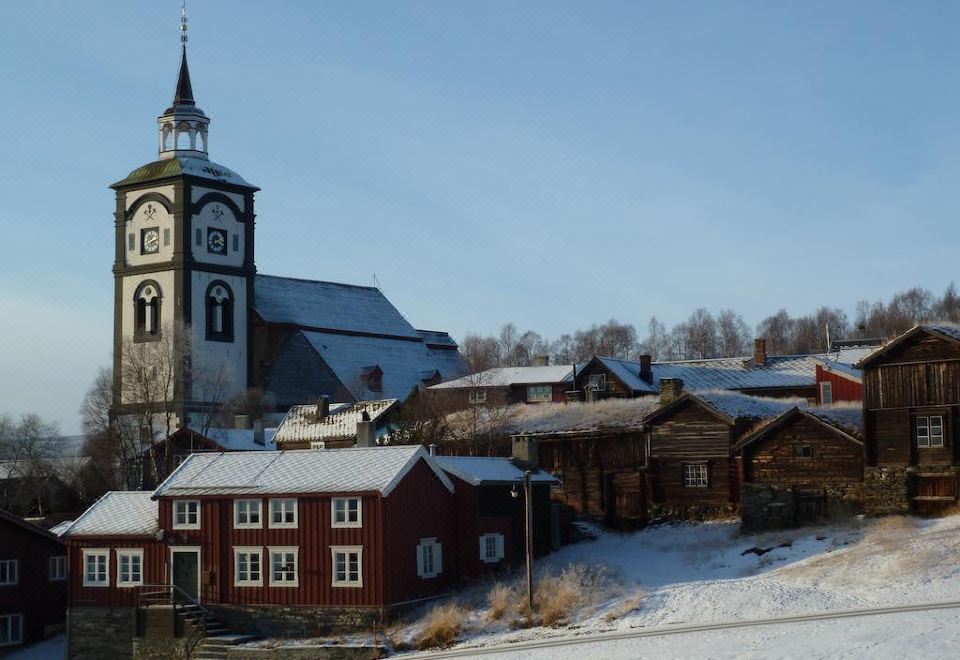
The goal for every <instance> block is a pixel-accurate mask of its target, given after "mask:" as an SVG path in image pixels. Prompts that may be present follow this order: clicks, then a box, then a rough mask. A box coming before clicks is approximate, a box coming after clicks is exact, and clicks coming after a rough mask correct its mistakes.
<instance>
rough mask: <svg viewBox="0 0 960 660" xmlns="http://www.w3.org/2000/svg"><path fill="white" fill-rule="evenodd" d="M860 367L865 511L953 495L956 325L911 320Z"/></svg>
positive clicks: (959, 442)
mask: <svg viewBox="0 0 960 660" xmlns="http://www.w3.org/2000/svg"><path fill="white" fill-rule="evenodd" d="M856 366H857V367H858V368H860V369H862V370H863V394H864V403H863V405H864V434H865V438H866V446H867V468H866V472H865V488H866V509H867V512H868V513H891V512H906V511H915V512H918V513H934V512H936V511H939V510H942V509H944V508H948V507H951V506H953V505H954V504H955V503H956V502H957V494H958V489H957V479H958V477H957V475H958V472H960V428H958V419H960V417H958V415H960V326H957V325H952V324H946V323H944V324H927V325H918V326H916V327H914V328H912V329H910V330H908V331H907V332H905V333H904V334H902V335H900V336H899V337H897V338H896V339H894V340H893V341H892V342H890V343H888V344H887V345H886V346H883V347H882V348H879V349H877V350H876V351H874V352H873V353H871V354H870V355H869V356H868V357H866V358H864V359H863V360H862V361H860V363H859V364H857V365H856Z"/></svg>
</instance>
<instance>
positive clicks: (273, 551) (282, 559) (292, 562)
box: [269, 548, 299, 587]
mask: <svg viewBox="0 0 960 660" xmlns="http://www.w3.org/2000/svg"><path fill="white" fill-rule="evenodd" d="M269 550H270V585H271V586H274V587H296V586H297V585H298V584H299V576H298V573H297V553H298V551H299V549H298V548H270V549H269Z"/></svg>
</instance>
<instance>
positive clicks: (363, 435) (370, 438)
mask: <svg viewBox="0 0 960 660" xmlns="http://www.w3.org/2000/svg"><path fill="white" fill-rule="evenodd" d="M376 446H377V432H376V429H375V428H374V426H373V422H371V421H369V420H365V419H364V420H360V421H359V422H357V447H376Z"/></svg>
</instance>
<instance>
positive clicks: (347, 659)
mask: <svg viewBox="0 0 960 660" xmlns="http://www.w3.org/2000/svg"><path fill="white" fill-rule="evenodd" d="M383 657H386V651H384V649H383V648H378V647H373V646H278V647H275V648H237V647H233V648H230V649H228V650H227V658H228V660H307V659H308V658H309V659H310V660H373V659H374V658H383Z"/></svg>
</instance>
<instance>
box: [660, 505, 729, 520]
mask: <svg viewBox="0 0 960 660" xmlns="http://www.w3.org/2000/svg"><path fill="white" fill-rule="evenodd" d="M739 510H740V507H739V506H737V505H736V504H727V505H724V506H686V507H679V506H666V505H662V504H651V505H650V508H649V512H650V520H651V522H652V521H656V520H686V521H692V520H695V521H704V520H722V519H724V518H735V517H736V516H737V514H738V513H739Z"/></svg>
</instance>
